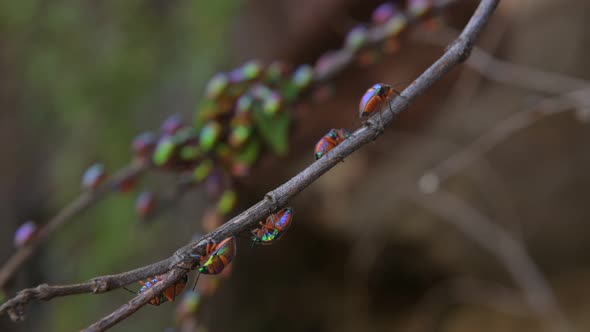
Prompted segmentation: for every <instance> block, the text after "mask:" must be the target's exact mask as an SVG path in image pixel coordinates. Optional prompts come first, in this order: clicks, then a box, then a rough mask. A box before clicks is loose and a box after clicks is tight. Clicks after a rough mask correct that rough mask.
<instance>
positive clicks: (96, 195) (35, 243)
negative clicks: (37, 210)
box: [0, 163, 146, 289]
mask: <svg viewBox="0 0 590 332" xmlns="http://www.w3.org/2000/svg"><path fill="white" fill-rule="evenodd" d="M145 169H146V166H144V165H143V164H140V163H132V164H130V165H129V166H127V167H124V168H122V169H121V170H119V171H118V172H116V173H115V174H114V175H113V176H111V177H110V178H109V179H108V180H107V181H105V183H103V184H102V185H100V186H99V187H98V188H97V189H96V190H93V191H84V192H82V193H81V194H80V195H79V196H78V197H77V198H76V199H74V200H73V201H72V202H71V203H70V204H68V205H67V206H66V207H64V208H63V209H62V210H61V211H59V212H58V214H56V215H55V216H54V217H53V218H51V219H50V220H49V221H48V222H47V224H46V225H44V226H42V228H41V230H40V231H39V234H37V236H36V237H35V238H34V239H32V241H31V242H30V243H28V244H27V245H25V246H24V247H22V248H19V249H18V250H17V251H16V252H15V253H14V254H13V255H12V256H11V257H10V258H9V259H8V260H7V261H6V262H5V263H4V265H3V266H2V268H1V269H0V289H4V288H5V286H6V283H7V282H8V281H9V280H10V279H12V277H13V276H14V274H15V273H16V272H17V271H18V270H19V268H20V267H21V266H22V265H23V264H24V263H25V262H26V261H27V260H29V258H31V257H32V256H33V254H34V253H35V252H36V251H37V249H39V246H40V245H41V244H43V243H44V242H45V241H46V240H47V239H48V238H50V237H51V236H52V235H53V234H54V233H55V232H56V231H57V230H58V229H60V228H61V227H62V226H64V225H65V224H67V222H68V221H69V220H71V219H72V218H73V217H75V216H76V215H78V214H79V213H81V212H82V211H84V210H86V209H87V208H89V207H90V206H92V205H94V203H96V202H98V201H99V200H100V199H101V198H103V197H105V196H106V195H107V194H108V193H109V192H112V191H113V188H114V186H115V185H116V184H117V183H119V182H120V181H121V179H125V178H128V177H133V176H138V175H139V174H140V173H142V172H143V171H144V170H145Z"/></svg>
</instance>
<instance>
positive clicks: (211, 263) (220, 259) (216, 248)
mask: <svg viewBox="0 0 590 332" xmlns="http://www.w3.org/2000/svg"><path fill="white" fill-rule="evenodd" d="M205 253H206V255H205V256H202V257H201V264H200V267H199V272H200V273H202V274H219V273H221V271H223V269H224V268H225V267H226V266H228V265H229V264H230V263H231V261H232V260H233V259H234V257H235V256H236V238H235V236H232V237H228V238H227V239H225V240H223V241H221V242H220V243H219V244H211V243H207V248H206V250H205Z"/></svg>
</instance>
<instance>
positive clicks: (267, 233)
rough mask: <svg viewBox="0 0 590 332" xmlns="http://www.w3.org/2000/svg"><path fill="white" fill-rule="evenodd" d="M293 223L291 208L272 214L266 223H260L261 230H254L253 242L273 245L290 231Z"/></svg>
mask: <svg viewBox="0 0 590 332" xmlns="http://www.w3.org/2000/svg"><path fill="white" fill-rule="evenodd" d="M291 221H293V210H292V209H291V208H290V207H288V208H285V209H282V210H281V211H279V212H278V213H275V214H271V215H270V216H268V218H266V222H264V223H263V222H262V221H261V222H260V226H261V227H260V228H256V229H254V230H252V235H253V236H252V241H254V243H256V244H272V242H273V241H275V240H277V239H279V238H280V237H281V236H282V235H283V234H284V233H285V232H286V231H287V229H289V226H291Z"/></svg>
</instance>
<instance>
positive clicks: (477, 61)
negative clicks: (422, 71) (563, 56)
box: [415, 27, 590, 94]
mask: <svg viewBox="0 0 590 332" xmlns="http://www.w3.org/2000/svg"><path fill="white" fill-rule="evenodd" d="M458 33H459V32H458V31H456V30H454V29H452V28H450V27H447V28H444V29H443V28H441V29H439V30H438V31H436V32H431V31H429V32H425V31H417V32H416V34H415V37H416V39H417V40H419V41H423V42H427V43H429V44H433V45H438V46H445V45H447V43H449V42H450V41H452V40H454V39H455V38H456V37H457V35H458ZM465 64H466V65H467V66H469V67H470V68H471V69H473V70H475V71H477V72H478V73H480V74H481V75H482V76H484V77H486V78H487V79H489V80H492V81H495V82H498V83H503V84H507V85H512V86H518V87H520V88H524V89H527V90H534V91H538V92H542V93H548V94H564V93H568V92H570V91H573V90H580V89H588V88H590V82H588V81H586V80H583V79H579V78H575V77H571V76H567V75H562V74H558V73H554V72H548V71H544V70H541V69H537V68H533V67H529V66H525V65H518V64H514V63H510V62H507V61H502V60H500V59H497V58H495V57H494V56H492V55H491V54H489V53H488V52H486V51H484V50H483V49H481V48H479V47H474V48H473V51H472V54H471V57H470V58H469V59H468V60H467V61H466V62H465Z"/></svg>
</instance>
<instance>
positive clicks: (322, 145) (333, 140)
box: [314, 128, 350, 160]
mask: <svg viewBox="0 0 590 332" xmlns="http://www.w3.org/2000/svg"><path fill="white" fill-rule="evenodd" d="M348 137H350V133H349V132H348V131H347V130H346V129H333V128H332V129H330V131H329V132H328V133H327V134H326V135H324V137H322V138H321V139H320V140H319V141H318V142H317V143H316V145H315V148H314V156H315V159H316V160H318V159H320V158H321V157H323V156H324V155H325V154H326V153H328V151H330V150H332V149H333V148H334V147H336V145H338V144H340V143H341V142H342V141H344V140H345V139H347V138H348Z"/></svg>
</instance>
